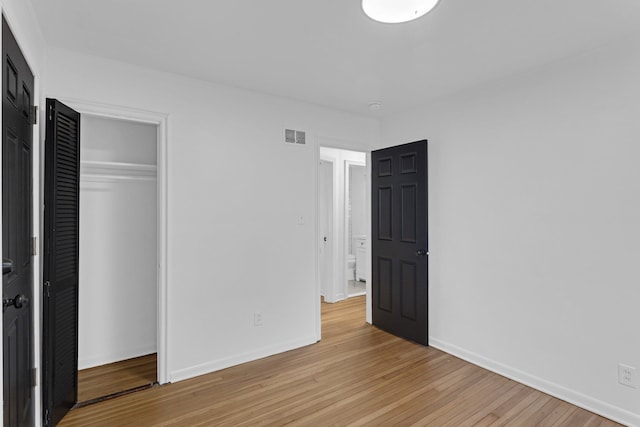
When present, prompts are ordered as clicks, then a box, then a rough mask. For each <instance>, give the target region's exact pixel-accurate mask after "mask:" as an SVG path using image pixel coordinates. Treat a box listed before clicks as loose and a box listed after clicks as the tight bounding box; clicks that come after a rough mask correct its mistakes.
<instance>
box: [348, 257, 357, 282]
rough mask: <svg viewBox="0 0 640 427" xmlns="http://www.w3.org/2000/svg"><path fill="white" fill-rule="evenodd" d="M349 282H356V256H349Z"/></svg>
mask: <svg viewBox="0 0 640 427" xmlns="http://www.w3.org/2000/svg"><path fill="white" fill-rule="evenodd" d="M347 280H356V256H355V255H352V254H348V255H347Z"/></svg>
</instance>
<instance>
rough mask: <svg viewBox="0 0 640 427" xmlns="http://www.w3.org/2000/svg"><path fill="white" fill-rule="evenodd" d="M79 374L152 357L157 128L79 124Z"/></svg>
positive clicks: (93, 120)
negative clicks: (148, 355)
mask: <svg viewBox="0 0 640 427" xmlns="http://www.w3.org/2000/svg"><path fill="white" fill-rule="evenodd" d="M80 130H81V137H80V139H81V150H80V156H81V171H82V173H81V180H80V183H81V186H80V254H81V256H80V270H79V273H80V284H79V285H80V291H79V294H80V304H79V349H78V366H79V369H85V368H89V367H93V366H98V365H102V364H105V363H111V362H116V361H119V360H124V359H129V358H132V357H137V356H142V355H145V354H151V353H155V352H156V348H157V344H156V336H157V307H158V301H157V267H156V265H157V244H156V240H157V239H156V237H157V219H156V218H157V196H156V195H157V179H156V173H157V171H156V144H157V127H156V126H154V125H150V124H144V123H135V122H128V121H123V120H113V119H105V118H98V117H92V116H86V115H85V116H83V117H82V123H81V126H80Z"/></svg>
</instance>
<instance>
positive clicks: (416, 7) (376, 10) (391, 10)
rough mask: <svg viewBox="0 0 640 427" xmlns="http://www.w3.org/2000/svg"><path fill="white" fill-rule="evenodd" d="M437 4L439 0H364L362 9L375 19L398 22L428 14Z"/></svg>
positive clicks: (392, 22) (389, 22)
mask: <svg viewBox="0 0 640 427" xmlns="http://www.w3.org/2000/svg"><path fill="white" fill-rule="evenodd" d="M436 4H438V0H362V10H364V13H366V14H367V16H368V17H369V18H371V19H373V20H374V21H378V22H384V23H386V24H398V23H400V22H407V21H413V20H414V19H418V18H420V17H421V16H423V15H426V14H427V13H428V12H429V11H430V10H431V9H433V8H434V7H435V6H436Z"/></svg>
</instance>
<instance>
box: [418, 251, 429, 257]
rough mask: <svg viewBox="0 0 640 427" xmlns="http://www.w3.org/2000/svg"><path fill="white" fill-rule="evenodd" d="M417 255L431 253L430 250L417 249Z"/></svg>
mask: <svg viewBox="0 0 640 427" xmlns="http://www.w3.org/2000/svg"><path fill="white" fill-rule="evenodd" d="M416 255H417V256H427V255H429V252H427V251H425V250H424V249H418V250H417V251H416Z"/></svg>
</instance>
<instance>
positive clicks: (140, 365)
mask: <svg viewBox="0 0 640 427" xmlns="http://www.w3.org/2000/svg"><path fill="white" fill-rule="evenodd" d="M156 366H157V357H156V355H155V354H149V355H147V356H141V357H136V358H134V359H128V360H123V361H120V362H116V363H110V364H108V365H103V366H96V367H95V368H89V369H83V370H81V371H79V372H78V402H81V403H82V402H87V401H90V400H93V399H97V398H101V397H105V396H109V395H112V394H115V393H119V392H123V391H126V390H131V389H135V388H138V387H143V386H147V385H149V384H153V383H155V382H156V378H157V377H156Z"/></svg>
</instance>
